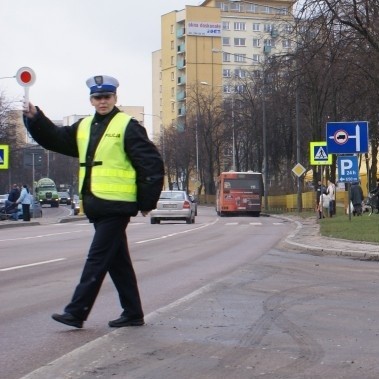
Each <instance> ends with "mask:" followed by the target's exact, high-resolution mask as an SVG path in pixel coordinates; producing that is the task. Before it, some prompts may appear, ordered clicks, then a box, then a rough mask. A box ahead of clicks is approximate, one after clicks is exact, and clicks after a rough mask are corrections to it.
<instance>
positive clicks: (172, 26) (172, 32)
mask: <svg viewBox="0 0 379 379" xmlns="http://www.w3.org/2000/svg"><path fill="white" fill-rule="evenodd" d="M170 33H171V34H174V25H171V26H170Z"/></svg>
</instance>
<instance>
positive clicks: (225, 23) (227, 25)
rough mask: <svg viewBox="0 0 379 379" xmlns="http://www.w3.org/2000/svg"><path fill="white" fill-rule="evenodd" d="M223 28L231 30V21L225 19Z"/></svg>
mask: <svg viewBox="0 0 379 379" xmlns="http://www.w3.org/2000/svg"><path fill="white" fill-rule="evenodd" d="M222 30H230V22H229V21H223V22H222Z"/></svg>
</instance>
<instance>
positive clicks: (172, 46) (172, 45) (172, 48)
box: [171, 41, 175, 50]
mask: <svg viewBox="0 0 379 379" xmlns="http://www.w3.org/2000/svg"><path fill="white" fill-rule="evenodd" d="M174 48H175V46H174V41H171V50H174Z"/></svg>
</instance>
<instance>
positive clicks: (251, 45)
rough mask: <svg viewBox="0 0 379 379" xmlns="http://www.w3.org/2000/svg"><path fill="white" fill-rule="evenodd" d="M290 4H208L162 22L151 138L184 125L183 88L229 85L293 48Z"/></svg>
mask: <svg viewBox="0 0 379 379" xmlns="http://www.w3.org/2000/svg"><path fill="white" fill-rule="evenodd" d="M294 3H295V1H294V0H256V1H232V0H206V1H204V2H203V3H202V4H201V5H199V6H186V7H185V9H183V10H179V11H177V10H175V11H172V12H170V13H167V14H165V15H162V18H161V49H160V50H158V51H155V52H154V53H153V103H152V104H153V114H154V115H156V116H157V117H154V119H153V135H154V138H156V137H157V136H159V135H161V134H162V128H163V127H168V126H171V125H172V126H175V127H177V128H178V130H182V129H183V128H184V127H185V117H186V114H187V108H186V100H187V95H186V94H187V89H188V88H194V87H196V86H198V85H201V83H203V84H204V83H207V84H208V85H210V86H213V87H219V88H222V91H223V93H224V94H228V93H230V92H231V91H233V90H235V89H234V88H231V86H230V85H229V84H228V83H229V82H230V79H231V78H233V77H243V76H244V72H245V71H246V70H252V69H257V70H259V69H261V68H262V65H263V64H264V61H265V59H267V58H268V57H270V56H273V55H276V54H282V53H283V52H286V51H288V49H292V48H294V42H293V40H292V39H291V33H292V25H293V14H292V8H293V5H294Z"/></svg>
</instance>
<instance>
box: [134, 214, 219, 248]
mask: <svg viewBox="0 0 379 379" xmlns="http://www.w3.org/2000/svg"><path fill="white" fill-rule="evenodd" d="M216 222H218V219H216V220H215V221H213V222H211V223H209V224H204V225H201V226H199V227H197V228H193V229H187V230H183V231H181V232H177V233H170V234H166V235H164V236H159V237H156V238H150V239H148V240H142V241H137V242H135V243H136V244H140V243H146V242H152V241H159V240H163V239H165V238H170V237H175V236H178V235H180V234H184V233H191V232H194V231H196V230H199V229H203V228H206V227H208V226H211V225H214V224H215V223H216Z"/></svg>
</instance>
